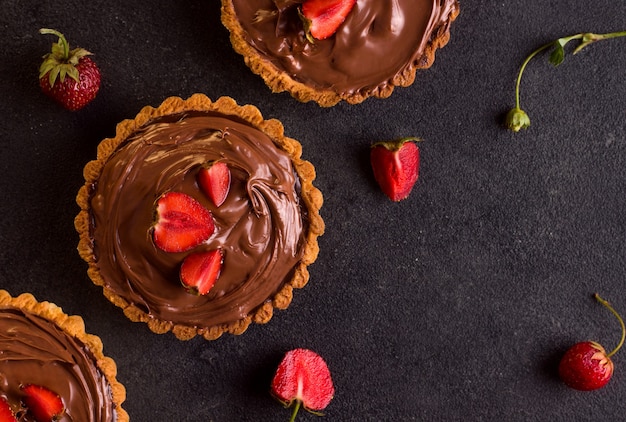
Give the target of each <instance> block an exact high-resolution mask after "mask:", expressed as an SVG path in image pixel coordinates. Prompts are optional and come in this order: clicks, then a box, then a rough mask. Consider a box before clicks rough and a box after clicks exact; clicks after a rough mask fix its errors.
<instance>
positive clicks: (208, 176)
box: [198, 161, 230, 207]
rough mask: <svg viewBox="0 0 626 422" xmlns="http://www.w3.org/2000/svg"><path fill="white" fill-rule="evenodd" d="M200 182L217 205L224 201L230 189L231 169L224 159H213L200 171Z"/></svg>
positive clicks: (204, 190)
mask: <svg viewBox="0 0 626 422" xmlns="http://www.w3.org/2000/svg"><path fill="white" fill-rule="evenodd" d="M198 184H199V185H200V187H201V188H202V190H203V192H204V193H205V194H206V195H207V196H208V197H209V198H210V199H211V201H213V203H214V204H215V206H216V207H219V206H220V205H222V204H223V203H224V201H225V200H226V197H227V196H228V191H229V190H230V169H229V168H228V165H226V163H224V162H223V161H212V162H210V163H207V164H206V165H204V166H203V167H202V168H201V169H200V171H199V172H198Z"/></svg>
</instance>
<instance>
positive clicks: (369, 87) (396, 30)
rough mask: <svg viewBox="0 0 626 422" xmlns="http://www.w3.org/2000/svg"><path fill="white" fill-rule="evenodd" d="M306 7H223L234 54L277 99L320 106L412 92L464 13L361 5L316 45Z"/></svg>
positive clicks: (410, 0) (451, 3)
mask: <svg viewBox="0 0 626 422" xmlns="http://www.w3.org/2000/svg"><path fill="white" fill-rule="evenodd" d="M308 1H316V2H319V0H308ZM302 3H306V1H304V0H222V22H223V24H224V26H225V27H226V28H227V29H228V30H229V31H230V39H231V43H232V45H233V48H234V49H235V51H237V52H238V53H239V54H241V55H243V57H244V59H245V62H246V64H247V65H248V66H249V67H250V69H251V70H252V71H253V72H254V73H256V74H258V75H260V76H261V77H262V78H263V79H264V81H265V83H266V84H267V85H268V86H269V87H270V88H271V89H272V90H273V91H274V92H281V91H288V92H290V93H291V95H292V96H294V97H295V98H297V99H298V100H300V101H303V102H306V101H316V102H317V103H318V104H320V105H322V106H332V105H335V104H336V103H338V102H339V101H341V100H345V101H347V102H349V103H360V102H362V101H363V100H365V99H366V98H368V97H380V98H385V97H388V96H389V95H391V93H392V91H393V89H394V87H396V86H402V87H406V86H409V85H411V84H412V83H413V81H414V79H415V73H416V70H417V69H426V68H429V67H430V66H431V65H432V64H433V62H434V59H435V51H436V50H437V49H438V48H440V47H443V46H444V45H446V44H447V43H448V41H449V38H450V25H451V23H452V21H454V20H455V19H456V17H457V15H458V14H459V10H460V9H459V4H458V2H457V0H385V1H382V0H357V1H356V4H355V5H354V6H353V7H352V9H351V10H350V12H349V13H348V15H347V16H346V18H345V20H344V21H343V23H342V24H341V25H340V26H339V27H338V28H337V30H336V31H335V32H334V34H333V35H331V36H330V37H328V38H325V39H314V38H312V37H310V36H307V31H306V26H307V24H306V23H304V22H306V19H303V18H302V7H303V6H302ZM327 3H328V2H327Z"/></svg>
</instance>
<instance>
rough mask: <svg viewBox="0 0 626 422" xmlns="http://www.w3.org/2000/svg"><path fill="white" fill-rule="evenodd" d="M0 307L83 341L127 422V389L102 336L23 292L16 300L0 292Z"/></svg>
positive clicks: (119, 421) (75, 317)
mask: <svg viewBox="0 0 626 422" xmlns="http://www.w3.org/2000/svg"><path fill="white" fill-rule="evenodd" d="M0 308H17V309H20V310H22V311H23V312H28V313H31V314H34V315H37V316H39V317H41V318H44V319H46V320H48V321H50V322H52V323H54V324H55V325H56V326H57V327H59V328H61V329H62V330H63V331H64V332H65V333H66V334H67V335H69V336H71V337H74V338H76V339H78V340H80V341H81V342H82V343H83V344H85V345H86V346H87V347H88V348H89V350H90V352H91V353H92V354H93V356H94V357H95V360H96V365H97V366H98V368H99V369H100V371H101V372H102V374H103V375H104V377H105V378H106V379H107V381H108V383H109V386H110V388H111V396H112V400H113V403H114V404H115V412H116V415H117V419H116V420H117V422H128V421H129V420H130V418H129V416H128V413H127V412H126V411H125V410H124V409H123V408H122V404H123V403H124V401H125V400H126V388H125V387H124V386H123V385H122V384H121V383H120V382H119V381H118V380H117V378H116V376H117V365H116V363H115V361H114V360H113V359H112V358H110V357H107V356H105V355H104V352H103V348H104V346H103V344H102V340H101V339H100V337H98V336H96V335H94V334H88V333H87V332H85V321H84V320H83V318H82V317H80V316H78V315H68V314H66V313H65V312H63V309H62V308H60V307H59V306H57V305H56V304H54V303H52V302H39V301H37V299H36V298H35V296H33V295H32V294H31V293H22V294H20V295H19V296H17V297H13V296H11V294H10V293H9V292H8V291H6V290H3V289H0Z"/></svg>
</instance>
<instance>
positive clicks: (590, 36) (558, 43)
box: [505, 31, 626, 132]
mask: <svg viewBox="0 0 626 422" xmlns="http://www.w3.org/2000/svg"><path fill="white" fill-rule="evenodd" d="M625 36H626V31H620V32H610V33H606V34H594V33H592V32H581V33H579V34H574V35H570V36H567V37H563V38H559V39H558V40H555V41H552V42H549V43H548V44H545V45H542V46H541V47H539V48H538V49H536V50H535V51H533V52H532V53H530V55H529V56H528V57H526V60H524V62H523V63H522V66H521V68H520V70H519V73H518V75H517V82H516V84H515V108H513V109H511V110H510V111H509V113H508V114H507V116H506V122H505V124H506V127H507V128H508V129H510V130H512V131H514V132H519V131H520V129H526V128H528V127H529V126H530V119H529V118H528V115H527V114H526V112H525V111H524V110H522V108H521V106H520V84H521V82H522V74H523V73H524V70H525V69H526V66H527V65H528V63H529V62H530V61H531V60H532V59H533V57H535V56H536V55H537V54H539V53H541V52H542V51H544V50H547V49H549V48H551V47H553V48H554V51H552V54H551V55H550V63H552V64H553V65H554V66H558V65H560V64H561V63H562V62H563V59H564V58H565V49H564V47H565V44H567V43H568V42H570V41H572V40H580V44H579V45H578V46H577V47H576V48H575V49H574V52H573V54H576V53H578V52H579V51H580V50H582V49H583V48H585V47H586V46H588V45H589V44H591V43H594V42H597V41H601V40H606V39H610V38H618V37H625Z"/></svg>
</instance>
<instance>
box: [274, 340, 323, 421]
mask: <svg viewBox="0 0 626 422" xmlns="http://www.w3.org/2000/svg"><path fill="white" fill-rule="evenodd" d="M272 394H273V395H274V396H275V397H276V398H277V399H278V400H280V401H281V402H282V403H283V404H284V405H285V406H286V407H289V406H291V405H292V404H293V403H294V402H295V407H294V410H293V414H292V416H291V420H292V421H293V420H295V417H296V414H297V413H298V410H299V409H300V406H301V405H302V406H304V408H305V410H308V411H310V412H312V413H315V411H319V410H323V409H325V408H326V406H328V404H329V403H330V401H331V400H332V398H333V395H334V394H335V387H334V386H333V381H332V379H331V377H330V371H329V370H328V366H327V365H326V362H324V359H322V357H321V356H320V355H318V354H317V353H315V352H313V351H312V350H308V349H295V350H291V351H289V352H287V353H286V354H285V357H284V358H283V360H282V362H281V363H280V364H279V365H278V369H277V370H276V374H275V375H274V379H273V380H272Z"/></svg>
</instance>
